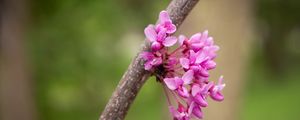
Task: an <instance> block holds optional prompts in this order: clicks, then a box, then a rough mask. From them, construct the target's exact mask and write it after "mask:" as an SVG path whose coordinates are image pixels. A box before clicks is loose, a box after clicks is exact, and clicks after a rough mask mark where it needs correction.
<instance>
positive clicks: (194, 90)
mask: <svg viewBox="0 0 300 120" xmlns="http://www.w3.org/2000/svg"><path fill="white" fill-rule="evenodd" d="M200 91H201V88H200V86H199V85H198V84H195V85H193V86H192V95H193V96H196V95H197V94H198V93H199V92H200Z"/></svg>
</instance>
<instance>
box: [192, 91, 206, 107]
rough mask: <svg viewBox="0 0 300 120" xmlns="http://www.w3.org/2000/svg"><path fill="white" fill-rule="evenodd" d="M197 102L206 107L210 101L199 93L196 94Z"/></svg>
mask: <svg viewBox="0 0 300 120" xmlns="http://www.w3.org/2000/svg"><path fill="white" fill-rule="evenodd" d="M195 102H196V103H197V104H199V105H200V106H201V107H206V106H207V105H208V103H207V102H206V100H205V99H204V97H203V96H202V95H199V94H198V95H197V96H195Z"/></svg>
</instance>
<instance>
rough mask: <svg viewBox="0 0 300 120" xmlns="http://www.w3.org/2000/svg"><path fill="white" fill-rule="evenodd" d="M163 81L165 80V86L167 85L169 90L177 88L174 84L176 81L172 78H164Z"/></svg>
mask: <svg viewBox="0 0 300 120" xmlns="http://www.w3.org/2000/svg"><path fill="white" fill-rule="evenodd" d="M164 82H165V84H166V85H167V87H168V88H169V89H170V90H175V89H177V85H176V83H175V80H174V78H165V79H164Z"/></svg>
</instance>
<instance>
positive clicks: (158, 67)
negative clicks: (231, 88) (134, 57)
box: [140, 11, 225, 120]
mask: <svg viewBox="0 0 300 120" xmlns="http://www.w3.org/2000/svg"><path fill="white" fill-rule="evenodd" d="M175 31H176V26H175V25H174V24H173V23H172V21H171V19H170V16H169V15H168V13H167V12H166V11H162V12H160V15H159V23H158V24H157V25H148V26H147V27H146V28H145V30H144V32H145V35H146V38H147V40H149V42H150V44H151V49H150V50H149V51H145V52H143V53H142V54H141V55H140V56H141V57H142V58H143V59H144V60H145V63H144V67H145V70H148V71H150V72H151V73H152V74H153V75H155V76H156V78H157V80H158V81H159V82H161V83H162V85H163V87H164V88H167V89H164V90H165V91H169V93H172V94H171V95H172V96H173V98H175V100H176V103H177V105H178V108H177V109H175V108H174V107H173V106H172V103H171V102H170V101H169V100H168V103H169V105H170V106H169V109H170V112H171V114H172V116H173V118H174V120H189V119H190V118H199V119H202V118H203V113H202V109H203V108H204V107H207V106H208V102H207V99H208V98H209V97H208V96H210V98H212V99H214V100H216V101H222V100H223V99H224V96H223V95H222V94H221V91H222V89H223V88H224V87H225V84H223V83H222V81H223V77H222V76H221V77H220V79H219V82H218V84H214V83H213V82H211V81H209V70H211V69H214V68H215V67H216V65H217V64H216V62H215V61H214V59H215V58H216V56H217V54H216V52H217V51H218V50H219V46H217V45H215V44H214V41H213V38H212V37H209V36H208V31H204V32H203V33H196V34H194V35H192V36H191V37H190V38H187V37H185V36H184V35H180V36H179V37H178V43H179V46H178V47H177V48H175V49H174V50H173V51H169V50H170V49H169V47H171V46H173V45H175V43H176V42H177V37H175V36H172V35H171V34H173V33H174V32H175ZM166 94H168V92H166ZM167 97H169V95H167ZM168 99H169V98H168ZM183 104H184V105H183Z"/></svg>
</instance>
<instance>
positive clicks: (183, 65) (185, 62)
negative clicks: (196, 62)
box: [179, 58, 190, 69]
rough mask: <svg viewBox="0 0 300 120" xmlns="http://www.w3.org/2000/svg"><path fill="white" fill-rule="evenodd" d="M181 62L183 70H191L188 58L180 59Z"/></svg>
mask: <svg viewBox="0 0 300 120" xmlns="http://www.w3.org/2000/svg"><path fill="white" fill-rule="evenodd" d="M179 62H180V64H181V66H182V67H183V68H185V69H189V66H190V60H189V59H187V58H180V59H179Z"/></svg>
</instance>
